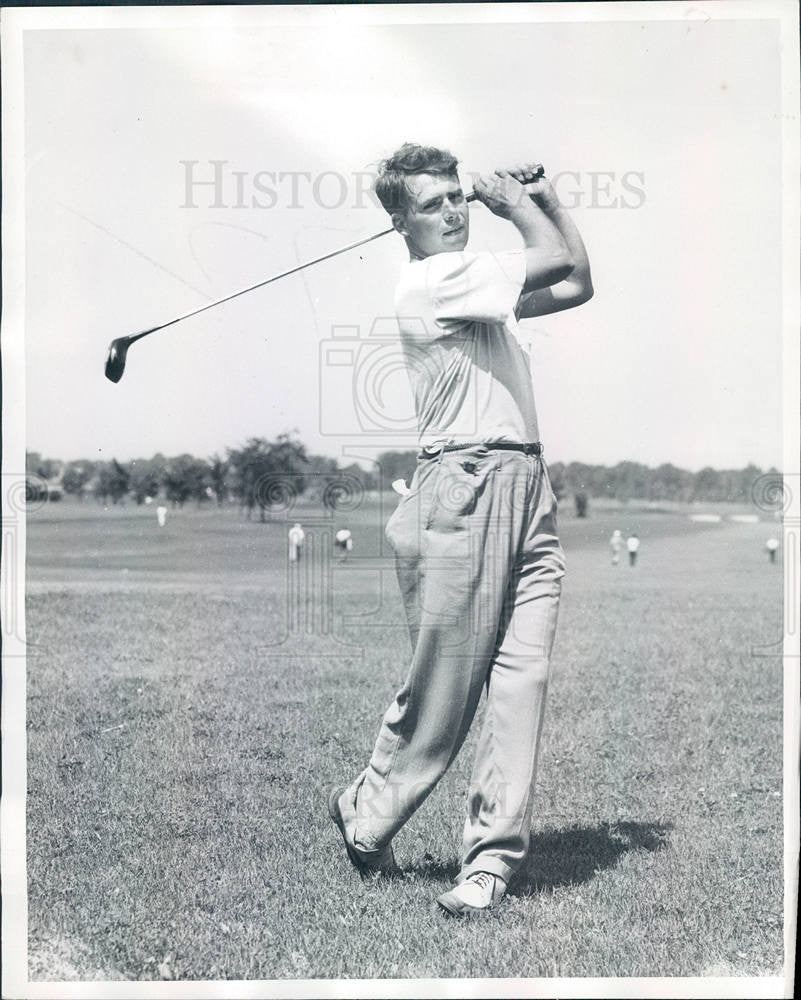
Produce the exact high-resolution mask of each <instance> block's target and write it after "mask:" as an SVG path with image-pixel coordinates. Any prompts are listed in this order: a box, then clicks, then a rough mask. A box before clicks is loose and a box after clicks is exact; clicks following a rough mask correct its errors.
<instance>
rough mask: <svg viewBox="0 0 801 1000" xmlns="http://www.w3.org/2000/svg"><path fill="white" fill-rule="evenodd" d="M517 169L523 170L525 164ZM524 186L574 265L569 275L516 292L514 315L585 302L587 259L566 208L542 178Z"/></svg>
mask: <svg viewBox="0 0 801 1000" xmlns="http://www.w3.org/2000/svg"><path fill="white" fill-rule="evenodd" d="M519 169H521V170H525V169H526V168H519ZM515 175H516V176H517V177H518V179H521V178H520V175H519V174H518V171H517V170H516V171H515ZM527 190H528V192H529V195H530V197H531V198H532V199H533V200H534V201H535V202H536V204H537V205H538V207H539V208H540V209H541V211H542V212H543V213H544V214H545V215H546V216H547V217H548V218H549V219H550V221H551V222H552V223H553V225H554V226H555V227H556V228H557V229H558V230H559V233H560V235H561V236H562V239H563V240H564V242H565V245H566V246H567V248H568V250H569V251H570V255H571V257H572V258H573V265H574V266H573V270H572V271H571V273H570V275H569V276H568V277H567V278H566V279H565V280H564V281H560V282H557V283H556V284H554V285H551V286H549V287H548V288H541V289H539V290H537V291H532V292H530V293H529V294H525V292H528V289H524V294H523V295H521V296H520V301H519V302H518V306H517V310H516V312H517V317H518V319H526V318H528V317H531V316H544V315H546V314H547V313H554V312H561V311H562V310H563V309H572V308H573V307H574V306H580V305H582V304H583V303H584V302H588V301H589V300H590V299H591V298H592V296H593V287H592V275H591V274H590V261H589V258H588V256H587V250H586V247H585V246H584V241H583V240H582V238H581V234H580V233H579V231H578V229H577V228H576V224H575V222H573V220H572V219H571V218H570V216H569V215H568V213H567V211H566V210H565V209H564V208H563V207H562V206H561V205H560V204H559V198H558V197H557V195H556V192H555V191H554V189H553V186H552V185H551V182H550V181H548V180H547V179H545V178H542V179H538V180H535V181H534V182H533V183H529V184H528V187H527Z"/></svg>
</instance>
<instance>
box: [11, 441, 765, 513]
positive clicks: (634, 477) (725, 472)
mask: <svg viewBox="0 0 801 1000" xmlns="http://www.w3.org/2000/svg"><path fill="white" fill-rule="evenodd" d="M416 456H417V452H416V451H411V450H408V451H385V452H383V453H382V454H381V455H379V456H378V459H377V460H376V463H375V465H374V466H373V467H371V468H368V469H364V468H362V467H361V466H360V465H358V464H357V463H351V464H349V465H345V466H341V465H339V463H338V462H337V461H336V459H333V458H329V457H327V456H323V455H312V454H309V452H308V450H307V449H306V447H305V445H304V444H303V443H302V442H301V441H300V440H298V438H297V437H296V436H294V435H292V434H279V435H278V437H277V438H275V440H268V439H266V438H259V437H254V438H250V439H249V440H248V441H246V442H245V444H244V445H242V446H241V447H240V448H228V449H226V451H225V454H224V455H220V454H214V455H212V456H210V457H209V458H197V457H195V456H193V455H189V454H183V455H178V456H176V457H174V458H167V457H165V456H164V455H161V454H157V455H154V456H153V457H152V458H148V459H134V460H132V461H130V462H119V461H117V460H116V459H111V460H110V461H98V460H91V459H78V460H75V461H69V462H62V461H60V460H57V459H52V458H43V457H42V455H41V454H40V453H38V452H27V453H26V495H27V496H28V498H29V499H30V500H42V499H49V500H51V501H56V500H59V499H61V497H62V496H64V495H65V494H68V495H72V496H76V497H78V498H80V499H82V500H88V499H94V500H97V501H99V502H102V503H104V504H107V503H109V502H111V503H112V504H119V503H123V502H126V501H132V502H135V503H137V504H142V503H146V502H152V501H154V500H156V499H157V498H161V499H163V500H165V501H166V502H168V503H171V504H173V505H175V506H183V505H184V504H185V503H187V502H189V501H194V502H195V503H197V504H218V505H220V506H222V505H223V504H225V503H232V502H237V503H239V505H240V506H241V507H243V508H244V509H245V510H247V512H248V515H251V514H252V513H254V512H255V511H258V512H259V514H260V515H261V516H262V517H264V514H265V511H267V510H269V509H270V508H272V507H275V506H277V505H281V504H282V503H283V502H285V501H286V499H287V496H288V495H289V494H293V495H295V496H299V495H301V494H306V495H311V496H312V497H313V498H316V499H321V500H322V501H323V502H331V503H336V502H337V500H338V499H339V500H341V499H342V497H343V495H351V496H352V495H355V494H356V493H358V492H359V491H361V492H370V491H375V490H386V489H389V488H390V486H391V483H392V482H393V481H394V480H396V479H404V480H406V481H407V482H408V481H409V480H410V479H411V476H412V473H413V472H414V468H415V464H416ZM549 471H550V475H551V482H552V485H553V488H554V492H555V493H556V495H557V497H558V498H559V499H560V500H561V499H564V498H565V497H568V496H572V497H573V498H574V500H575V502H576V511H577V513H579V514H581V513H582V507H583V509H584V511H585V512H586V505H587V502H588V500H589V499H591V498H592V499H598V498H602V497H603V498H607V499H611V500H618V501H627V500H645V501H660V500H666V501H674V502H675V501H678V502H685V503H691V502H694V501H713V502H721V501H739V502H748V501H749V500H750V499H751V497H752V490H753V488H754V484H755V483H756V481H757V479H759V477H760V476H762V475H763V470H762V469H760V468H759V467H758V466H756V465H753V464H750V465H748V466H746V467H745V468H744V469H722V470H721V469H713V468H711V467H708V466H707V467H705V468H703V469H701V470H700V471H698V472H690V471H688V470H687V469H681V468H678V467H677V466H675V465H671V464H670V463H666V464H663V465H659V466H657V467H656V468H650V467H648V466H646V465H642V464H640V463H638V462H618V464H617V465H614V466H605V465H587V464H584V463H582V462H569V463H567V464H565V463H564V462H554V463H553V464H551V465H549ZM767 472H768V473H772V474H775V475H777V476H778V473H777V471H776V469H773V468H772V469H769V470H767Z"/></svg>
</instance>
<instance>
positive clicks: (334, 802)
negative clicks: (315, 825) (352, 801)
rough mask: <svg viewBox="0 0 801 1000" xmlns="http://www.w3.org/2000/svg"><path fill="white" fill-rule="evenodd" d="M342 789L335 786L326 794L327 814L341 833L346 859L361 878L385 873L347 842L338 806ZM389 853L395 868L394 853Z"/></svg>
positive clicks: (343, 822)
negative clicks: (363, 857) (364, 858)
mask: <svg viewBox="0 0 801 1000" xmlns="http://www.w3.org/2000/svg"><path fill="white" fill-rule="evenodd" d="M344 791H345V789H344V788H335V789H334V790H333V791H332V792H331V794H330V795H329V796H328V815H329V816H330V817H331V819H332V820H333V821H334V823H335V824H336V827H337V829H338V830H339V832H340V834H341V835H342V840H343V842H344V844H345V850H346V851H347V854H348V860H349V861H350V863H351V864H352V865H353V867H354V868H355V869H356V870H357V871H358V873H359V874H360V875H361V877H362V878H366V877H368V876H370V875H379V874H387V872H386V871H385V870H384V869H381V868H374V867H373V866H372V865H370V864H369V863H367V862H365V861H364V860H363V859H362V857H361V856H360V855H359V854H358V853H357V852H356V849H355V848H354V847H353V845H352V844H351V843H350V842H349V840H348V838H347V836H346V834H345V820H344V818H343V816H342V810H341V809H340V808H339V800H340V798H341V797H342V795H343V793H344ZM390 853H391V855H392V867H393V869H395V868H397V865H396V864H395V855H394V853H393V852H392V851H390Z"/></svg>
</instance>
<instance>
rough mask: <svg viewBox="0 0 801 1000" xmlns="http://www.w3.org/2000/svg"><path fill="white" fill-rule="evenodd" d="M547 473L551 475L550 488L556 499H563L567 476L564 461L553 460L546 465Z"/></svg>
mask: <svg viewBox="0 0 801 1000" xmlns="http://www.w3.org/2000/svg"><path fill="white" fill-rule="evenodd" d="M548 473H549V475H550V477H551V489H552V490H553V493H554V496H555V497H556V499H557V500H563V499H564V498H565V496H566V495H567V477H566V476H565V465H564V462H554V463H553V465H549V466H548Z"/></svg>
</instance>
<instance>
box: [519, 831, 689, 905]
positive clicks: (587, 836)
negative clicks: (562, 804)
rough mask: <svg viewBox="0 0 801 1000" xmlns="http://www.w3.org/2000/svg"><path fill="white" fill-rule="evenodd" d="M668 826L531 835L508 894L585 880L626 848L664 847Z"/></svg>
mask: <svg viewBox="0 0 801 1000" xmlns="http://www.w3.org/2000/svg"><path fill="white" fill-rule="evenodd" d="M672 829H673V824H672V823H635V822H621V823H599V824H598V825H597V826H576V827H571V828H569V829H567V830H552V831H549V832H546V833H535V834H532V835H531V840H530V842H529V860H528V864H527V865H526V867H525V869H523V870H521V871H519V872H518V873H517V875H515V877H514V878H513V879H512V882H511V884H510V886H509V893H510V895H513V896H528V895H531V894H532V893H535V892H550V891H551V890H552V889H556V888H558V887H559V886H563V885H580V884H581V883H582V882H589V881H590V879H591V878H593V877H594V876H595V875H596V874H597V873H598V872H600V871H604V870H605V869H607V868H613V867H614V866H615V865H616V864H617V862H618V860H619V859H620V858H621V857H622V856H623V855H624V854H627V853H628V852H629V851H647V852H649V853H654V852H656V851H663V850H665V848H666V847H667V845H668V837H669V834H670V831H671V830H672Z"/></svg>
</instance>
